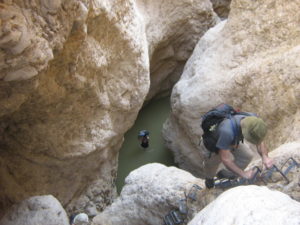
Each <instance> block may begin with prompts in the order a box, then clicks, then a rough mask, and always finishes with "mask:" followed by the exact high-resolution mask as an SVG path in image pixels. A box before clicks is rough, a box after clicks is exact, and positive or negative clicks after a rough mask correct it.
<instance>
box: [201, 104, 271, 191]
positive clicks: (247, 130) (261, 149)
mask: <svg viewBox="0 0 300 225" xmlns="http://www.w3.org/2000/svg"><path fill="white" fill-rule="evenodd" d="M218 107H219V109H221V111H222V110H223V111H224V110H225V111H226V110H228V109H227V107H230V108H229V111H230V113H229V116H225V118H222V119H221V122H219V123H217V124H215V125H213V126H211V127H209V129H210V130H209V131H206V134H207V132H211V135H212V136H214V137H213V139H214V140H215V142H212V141H210V140H209V139H206V140H204V139H205V138H206V136H205V135H203V136H202V137H203V146H202V147H203V149H205V151H208V152H206V154H207V153H208V155H210V157H209V159H208V160H206V161H205V162H204V164H205V165H204V167H205V168H204V169H205V172H206V180H205V184H206V186H207V187H208V188H210V187H213V182H214V179H213V178H214V176H215V175H217V177H218V178H220V179H221V178H228V179H234V178H236V177H237V176H240V177H243V178H246V179H251V178H252V177H253V176H254V173H255V171H253V170H247V171H244V169H245V168H246V167H247V166H248V164H249V163H250V161H251V159H252V157H253V155H252V151H251V149H250V148H249V147H248V146H247V145H246V144H244V143H243V139H245V140H246V141H248V142H250V143H251V144H254V145H255V146H256V149H257V151H258V153H259V154H260V156H261V158H262V163H263V164H264V166H266V168H271V167H272V166H273V160H272V159H271V158H270V157H269V156H268V149H267V147H266V146H265V144H264V143H263V139H264V137H265V136H266V133H267V126H266V124H265V122H264V121H263V120H262V119H261V118H259V117H257V115H256V114H254V113H239V112H237V111H235V110H234V109H233V108H232V107H231V106H229V105H227V104H222V105H220V106H218ZM218 107H217V108H218ZM222 113H223V112H222ZM207 114H208V113H207ZM216 114H218V113H216ZM214 116H215V115H214ZM210 118H211V117H210ZM206 122H207V121H206ZM202 127H203V123H202ZM211 130H213V131H211ZM204 133H205V132H204ZM208 142H211V143H208ZM212 143H213V145H215V146H212ZM213 147H214V148H213ZM208 148H209V149H210V150H209V149H208ZM212 152H214V153H215V154H211V153H212ZM221 163H223V165H224V166H225V168H224V169H221V170H219V172H217V170H218V169H219V165H220V164H221ZM216 172H217V173H216Z"/></svg>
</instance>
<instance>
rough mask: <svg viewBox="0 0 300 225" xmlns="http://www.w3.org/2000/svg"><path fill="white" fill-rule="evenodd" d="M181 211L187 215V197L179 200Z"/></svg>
mask: <svg viewBox="0 0 300 225" xmlns="http://www.w3.org/2000/svg"><path fill="white" fill-rule="evenodd" d="M179 212H180V213H182V214H184V215H187V213H188V208H187V205H186V199H181V200H179Z"/></svg>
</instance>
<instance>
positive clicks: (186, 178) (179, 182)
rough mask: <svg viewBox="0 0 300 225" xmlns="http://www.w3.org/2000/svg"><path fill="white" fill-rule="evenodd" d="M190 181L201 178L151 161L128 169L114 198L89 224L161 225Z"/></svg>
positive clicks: (199, 180)
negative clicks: (120, 189)
mask: <svg viewBox="0 0 300 225" xmlns="http://www.w3.org/2000/svg"><path fill="white" fill-rule="evenodd" d="M193 184H197V185H198V186H200V187H203V186H204V185H203V181H202V180H201V179H197V178H195V177H194V176H192V175H191V174H190V173H188V172H186V171H184V170H180V169H178V168H175V167H166V166H164V165H162V164H158V163H152V164H147V165H145V166H142V167H140V168H138V169H136V170H134V171H132V172H131V173H130V174H129V175H128V177H127V178H126V180H125V186H124V187H123V189H122V192H121V195H120V197H119V198H117V199H116V201H115V202H114V203H113V204H112V205H111V206H109V207H108V208H106V209H105V211H104V212H103V213H101V214H99V215H98V216H96V217H95V218H94V219H93V223H92V224H93V225H127V224H128V225H129V224H130V225H140V224H153V225H157V224H163V218H164V216H165V215H166V214H168V213H169V211H170V210H172V209H174V208H178V207H179V201H180V200H181V199H185V193H186V194H188V193H189V191H190V189H191V187H192V186H193Z"/></svg>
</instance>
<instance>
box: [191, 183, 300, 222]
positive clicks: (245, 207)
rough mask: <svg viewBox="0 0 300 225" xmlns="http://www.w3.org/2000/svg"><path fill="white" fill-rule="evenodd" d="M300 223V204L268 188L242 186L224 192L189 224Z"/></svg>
mask: <svg viewBox="0 0 300 225" xmlns="http://www.w3.org/2000/svg"><path fill="white" fill-rule="evenodd" d="M299 223H300V203H299V202H297V201H295V200H292V199H291V198H290V197H289V196H287V195H285V194H283V193H281V192H279V191H271V190H269V189H268V188H266V187H258V186H254V185H253V186H241V187H236V188H233V189H231V190H229V191H226V192H224V193H223V194H222V195H220V196H219V197H218V198H217V199H216V200H215V201H213V202H212V203H210V204H209V205H208V206H207V207H205V208H204V209H203V210H202V211H201V212H199V213H198V214H197V216H196V217H195V218H194V219H193V220H192V221H191V222H189V223H188V225H200V224H206V225H221V224H236V225H241V224H243V225H250V224H262V225H267V224H276V225H285V224H291V225H297V224H299Z"/></svg>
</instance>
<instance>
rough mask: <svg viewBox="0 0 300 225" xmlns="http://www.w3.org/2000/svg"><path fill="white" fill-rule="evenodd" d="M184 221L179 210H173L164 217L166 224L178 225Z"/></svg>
mask: <svg viewBox="0 0 300 225" xmlns="http://www.w3.org/2000/svg"><path fill="white" fill-rule="evenodd" d="M183 222H184V220H183V218H182V216H181V214H180V212H178V211H177V210H171V211H170V212H169V213H168V214H167V215H166V216H165V217H164V224H165V225H178V224H182V223H183Z"/></svg>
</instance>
